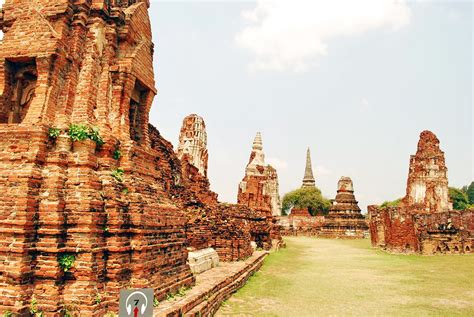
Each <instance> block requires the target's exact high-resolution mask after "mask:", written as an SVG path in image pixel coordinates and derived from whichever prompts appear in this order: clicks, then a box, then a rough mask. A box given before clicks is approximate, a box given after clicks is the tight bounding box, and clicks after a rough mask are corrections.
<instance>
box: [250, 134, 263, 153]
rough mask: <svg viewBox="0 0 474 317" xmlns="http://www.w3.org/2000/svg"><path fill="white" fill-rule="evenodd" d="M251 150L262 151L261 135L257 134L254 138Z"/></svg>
mask: <svg viewBox="0 0 474 317" xmlns="http://www.w3.org/2000/svg"><path fill="white" fill-rule="evenodd" d="M252 149H254V150H259V151H261V150H263V142H262V134H261V133H260V132H257V135H256V136H255V139H254V141H253V146H252Z"/></svg>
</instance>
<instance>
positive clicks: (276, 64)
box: [235, 0, 411, 71]
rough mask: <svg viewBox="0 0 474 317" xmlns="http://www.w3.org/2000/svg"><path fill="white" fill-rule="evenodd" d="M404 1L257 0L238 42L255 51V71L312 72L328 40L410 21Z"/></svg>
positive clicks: (326, 46)
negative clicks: (311, 69) (309, 70)
mask: <svg viewBox="0 0 474 317" xmlns="http://www.w3.org/2000/svg"><path fill="white" fill-rule="evenodd" d="M410 16H411V11H410V8H409V7H408V5H407V4H406V2H405V0H399V1H396V0H357V1H355V0H331V1H327V0H292V1H288V0H272V1H268V0H258V1H257V5H256V7H255V8H253V9H251V10H247V11H244V12H242V17H243V19H244V20H245V21H246V22H247V23H248V25H247V26H246V27H245V28H244V29H243V30H242V31H240V32H239V33H238V34H237V36H236V38H235V40H236V43H237V44H238V45H239V46H240V47H242V48H244V49H247V50H249V51H250V52H252V53H254V54H255V61H254V63H253V64H252V65H251V67H252V69H258V70H276V71H285V70H291V71H307V70H308V69H310V68H311V67H314V66H315V65H316V64H317V62H318V59H319V58H321V57H322V56H324V55H326V54H327V51H328V42H329V41H330V40H332V39H334V38H336V37H341V36H347V35H357V34H362V33H364V32H367V31H369V30H373V29H377V28H384V27H385V28H391V29H392V30H397V29H399V28H401V27H403V26H405V25H407V24H408V23H409V21H410Z"/></svg>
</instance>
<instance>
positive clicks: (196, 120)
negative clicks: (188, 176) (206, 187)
mask: <svg viewBox="0 0 474 317" xmlns="http://www.w3.org/2000/svg"><path fill="white" fill-rule="evenodd" d="M185 155H187V156H188V158H187V160H189V161H190V163H191V164H193V165H194V166H195V167H197V169H198V170H199V173H201V175H203V176H205V177H206V176H207V161H208V158H209V155H208V153H207V132H206V124H205V123H204V120H203V118H201V117H200V116H198V115H196V114H191V115H189V116H187V117H186V118H184V120H183V126H182V128H181V133H180V134H179V145H178V158H179V159H180V160H182V159H183V157H184V156H185Z"/></svg>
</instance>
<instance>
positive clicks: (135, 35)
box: [0, 0, 279, 316]
mask: <svg viewBox="0 0 474 317" xmlns="http://www.w3.org/2000/svg"><path fill="white" fill-rule="evenodd" d="M148 7H149V1H148V0H141V1H134V0H103V1H72V0H6V2H5V4H4V5H3V8H2V10H1V13H0V29H1V30H2V31H3V33H4V37H3V40H2V41H0V192H1V193H2V195H3V197H5V198H6V199H2V201H1V202H0V286H1V287H0V312H1V313H12V314H14V315H15V316H17V315H18V316H29V315H30V309H31V307H32V305H33V304H34V306H35V309H36V310H37V311H38V312H41V313H43V314H44V315H45V316H63V315H65V314H66V313H68V314H70V315H74V316H77V315H78V314H79V313H80V315H81V316H104V315H105V314H106V312H108V311H111V312H117V309H118V294H119V291H120V290H121V289H129V288H153V289H154V292H155V298H156V299H157V300H159V301H161V300H162V299H164V298H166V296H167V294H170V293H173V292H176V291H177V290H178V289H180V288H182V287H189V286H192V285H194V283H195V276H194V275H193V273H192V272H191V269H190V265H189V264H188V262H187V261H188V250H191V252H194V251H192V250H195V251H196V252H199V250H203V249H207V248H212V249H214V250H215V251H216V253H217V254H218V257H219V259H220V261H234V260H243V259H246V258H248V257H249V256H251V255H252V253H253V252H254V248H253V247H252V241H253V242H255V244H258V245H260V246H261V247H262V248H265V249H269V248H270V247H271V246H272V241H278V240H279V233H278V230H277V227H275V226H273V220H272V217H271V215H270V216H269V215H268V213H266V212H263V211H258V210H254V209H252V208H248V207H245V206H238V205H226V204H220V203H219V202H218V201H217V195H216V194H215V193H213V192H212V191H210V190H209V181H208V179H207V177H206V173H205V168H204V167H205V164H204V162H205V160H206V158H205V157H206V155H204V154H203V155H201V157H200V159H199V160H198V162H202V163H203V164H202V165H200V164H198V163H196V161H189V160H188V159H186V158H184V157H183V160H180V159H179V158H178V156H177V154H176V153H175V152H174V150H173V147H172V145H171V143H169V142H168V141H166V140H165V139H164V138H163V137H162V136H161V134H160V133H159V131H158V130H157V129H156V128H154V127H153V126H152V125H150V124H149V120H148V118H149V111H150V108H151V105H152V101H153V98H154V96H155V95H156V92H157V90H156V88H155V80H154V73H153V63H152V61H153V50H154V46H153V43H152V34H151V27H150V21H149V16H148ZM197 130H199V127H197ZM199 137H200V138H201V139H200V141H204V139H205V138H204V137H203V135H200V136H199ZM203 153H204V152H203ZM191 154H194V152H192V151H191ZM184 156H186V155H184ZM194 164H196V165H198V166H195V165H194ZM203 169H204V170H203ZM202 172H204V173H202ZM262 256H263V255H262ZM214 259H215V254H214ZM251 265H253V264H249V268H251V269H248V270H247V269H243V271H242V274H244V273H243V272H244V271H245V272H247V273H248V274H250V273H249V272H253V271H254V270H255V269H257V267H258V265H257V266H256V265H253V266H251ZM260 265H261V264H260ZM247 273H245V274H247ZM226 285H227V284H225V283H224V284H222V285H220V286H219V287H218V289H219V291H225V289H226V287H227V286H226ZM222 289H223V290H222ZM219 294H221V293H219ZM226 294H227V293H226ZM226 294H224V295H222V294H221V295H219V296H218V297H208V296H205V295H203V296H201V297H200V299H199V300H200V301H196V302H193V303H192V304H190V305H188V306H186V308H183V307H181V308H179V310H180V311H181V312H182V313H186V312H187V310H186V309H188V310H191V309H194V311H195V312H196V313H203V314H207V313H212V312H214V311H215V310H216V309H217V308H216V307H218V303H220V301H222V300H223V299H225V298H226V296H228V295H226ZM200 303H206V304H205V305H204V304H203V305H201V306H199V305H200ZM193 305H194V306H193Z"/></svg>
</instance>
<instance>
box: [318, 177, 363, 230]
mask: <svg viewBox="0 0 474 317" xmlns="http://www.w3.org/2000/svg"><path fill="white" fill-rule="evenodd" d="M324 218H325V219H324V223H323V225H322V226H321V232H320V234H319V235H320V236H321V237H326V238H364V237H366V236H367V235H368V225H367V222H366V220H365V217H364V216H363V215H362V214H361V210H360V208H359V205H358V202H357V200H356V199H355V196H354V186H353V184H352V180H351V179H350V178H349V177H344V176H343V177H341V179H340V180H339V182H338V184H337V194H336V199H334V201H333V202H332V206H331V208H330V209H329V214H328V215H327V216H325V217H324Z"/></svg>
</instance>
